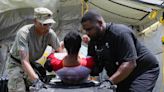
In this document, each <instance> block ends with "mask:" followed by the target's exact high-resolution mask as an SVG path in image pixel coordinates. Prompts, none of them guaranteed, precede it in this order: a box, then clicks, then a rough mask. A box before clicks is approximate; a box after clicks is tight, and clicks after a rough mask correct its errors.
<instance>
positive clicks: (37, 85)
mask: <svg viewBox="0 0 164 92" xmlns="http://www.w3.org/2000/svg"><path fill="white" fill-rule="evenodd" d="M32 83H33V84H32V86H31V87H30V92H38V91H39V90H40V89H42V88H46V86H45V84H44V83H43V82H42V81H41V80H39V79H36V80H34V81H33V82H32Z"/></svg>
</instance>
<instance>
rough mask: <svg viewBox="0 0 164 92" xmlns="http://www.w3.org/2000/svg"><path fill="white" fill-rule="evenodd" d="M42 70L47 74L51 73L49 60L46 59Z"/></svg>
mask: <svg viewBox="0 0 164 92" xmlns="http://www.w3.org/2000/svg"><path fill="white" fill-rule="evenodd" d="M44 68H45V69H46V70H47V71H48V72H52V70H53V69H52V67H51V60H50V59H47V61H46V63H45V64H44Z"/></svg>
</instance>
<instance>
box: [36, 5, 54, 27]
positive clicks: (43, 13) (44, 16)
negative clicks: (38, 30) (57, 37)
mask: <svg viewBox="0 0 164 92" xmlns="http://www.w3.org/2000/svg"><path fill="white" fill-rule="evenodd" d="M52 14H53V13H52V11H50V10H49V9H47V8H44V7H38V8H34V18H36V19H37V20H38V21H39V22H40V23H42V24H49V23H56V22H55V21H54V19H53V17H52Z"/></svg>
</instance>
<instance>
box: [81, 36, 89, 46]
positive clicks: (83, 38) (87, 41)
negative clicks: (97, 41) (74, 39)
mask: <svg viewBox="0 0 164 92" xmlns="http://www.w3.org/2000/svg"><path fill="white" fill-rule="evenodd" d="M82 41H83V42H84V43H86V44H88V43H89V41H90V38H89V37H88V35H83V36H82Z"/></svg>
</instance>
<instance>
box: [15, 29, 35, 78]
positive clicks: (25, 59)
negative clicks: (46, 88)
mask: <svg viewBox="0 0 164 92" xmlns="http://www.w3.org/2000/svg"><path fill="white" fill-rule="evenodd" d="M24 30H25V29H20V31H18V33H17V36H16V43H17V44H18V46H17V49H18V54H19V56H20V61H21V64H22V68H23V69H24V71H25V72H26V73H27V75H28V76H29V78H30V79H31V80H32V81H33V80H35V79H38V76H37V74H36V73H35V71H34V69H33V68H32V66H31V64H30V62H29V47H28V41H27V38H26V37H27V36H26V35H27V33H26V31H24Z"/></svg>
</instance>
